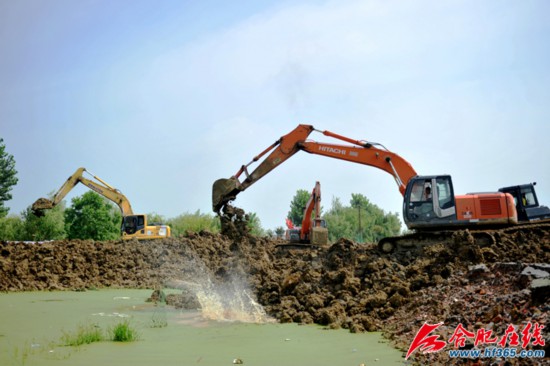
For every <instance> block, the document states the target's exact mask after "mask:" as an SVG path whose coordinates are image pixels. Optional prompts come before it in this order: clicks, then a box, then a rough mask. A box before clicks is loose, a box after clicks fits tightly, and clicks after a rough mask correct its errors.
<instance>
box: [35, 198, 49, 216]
mask: <svg viewBox="0 0 550 366" xmlns="http://www.w3.org/2000/svg"><path fill="white" fill-rule="evenodd" d="M53 206H54V204H53V202H52V201H50V200H49V199H47V198H39V199H37V200H36V202H35V203H33V204H32V207H31V210H32V213H33V214H34V215H35V216H38V217H40V216H44V210H49V209H52V208H53Z"/></svg>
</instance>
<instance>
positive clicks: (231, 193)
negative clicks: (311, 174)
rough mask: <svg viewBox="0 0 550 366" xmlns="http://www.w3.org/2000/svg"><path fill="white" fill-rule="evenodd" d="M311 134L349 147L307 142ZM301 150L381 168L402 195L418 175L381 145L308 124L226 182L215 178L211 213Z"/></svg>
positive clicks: (403, 160)
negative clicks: (318, 128)
mask: <svg viewBox="0 0 550 366" xmlns="http://www.w3.org/2000/svg"><path fill="white" fill-rule="evenodd" d="M313 131H316V132H320V133H322V134H323V135H325V136H328V137H331V138H334V139H337V140H341V141H345V142H347V143H349V144H350V145H340V144H331V143H322V142H316V141H311V140H308V139H307V138H308V137H309V135H310V134H311V133H312V132H313ZM300 150H303V151H306V152H308V153H311V154H317V155H323V156H326V157H331V158H335V159H340V160H347V161H351V162H354V163H358V164H365V165H369V166H373V167H376V168H379V169H382V170H384V171H386V172H387V173H389V174H391V175H392V176H393V177H394V179H395V181H396V183H397V185H398V188H399V192H401V194H402V195H404V193H405V189H406V185H407V182H408V181H409V179H411V178H412V177H414V176H416V175H417V174H416V171H415V170H414V169H413V167H412V166H411V164H410V163H409V162H407V161H406V160H405V159H403V158H402V157H401V156H399V155H397V154H395V153H393V152H391V151H388V150H387V149H386V148H384V146H382V145H381V144H378V143H372V142H367V141H362V140H354V139H351V138H348V137H345V136H342V135H338V134H336V133H333V132H330V131H320V130H317V129H315V128H314V127H313V126H311V125H298V127H296V128H295V129H294V130H292V131H291V132H290V133H288V134H286V135H284V136H282V137H281V138H280V139H279V140H277V141H275V143H274V144H272V145H271V146H269V147H268V148H267V149H265V150H264V151H263V152H261V153H260V154H259V155H257V156H255V157H254V158H253V159H252V161H250V162H249V163H248V164H246V165H243V166H242V167H241V168H240V169H239V171H238V172H237V173H236V174H235V175H234V176H232V177H230V178H229V179H223V178H222V179H218V180H216V181H215V182H214V184H213V186H212V209H213V210H214V212H219V211H220V210H221V209H222V207H223V206H225V205H226V204H227V203H228V202H229V201H232V200H234V199H235V198H236V196H237V194H239V193H240V192H242V191H244V190H245V189H247V188H248V187H250V186H251V185H252V184H254V183H255V182H257V181H258V180H259V179H261V178H262V177H263V176H265V175H266V174H267V173H269V172H270V171H272V170H273V169H275V168H276V167H277V166H279V165H280V164H281V163H283V162H284V161H286V160H287V159H288V158H290V157H291V156H293V155H294V154H296V153H297V152H298V151H300ZM270 151H271V153H270V154H269V155H267V157H265V158H264V160H263V161H262V162H261V163H260V164H259V165H258V167H257V168H256V169H255V170H254V171H252V173H249V172H248V167H249V166H250V165H252V164H253V163H255V162H257V161H259V160H260V159H261V158H262V157H263V156H264V155H266V154H267V153H269V152H270ZM243 173H244V174H245V178H244V179H243V180H242V181H241V180H239V178H240V176H241V175H242V174H243Z"/></svg>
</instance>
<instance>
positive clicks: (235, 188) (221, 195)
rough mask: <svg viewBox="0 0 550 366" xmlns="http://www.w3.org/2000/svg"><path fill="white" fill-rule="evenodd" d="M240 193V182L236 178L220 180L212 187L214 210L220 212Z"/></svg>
mask: <svg viewBox="0 0 550 366" xmlns="http://www.w3.org/2000/svg"><path fill="white" fill-rule="evenodd" d="M238 192H240V189H239V181H238V180H237V178H235V177H231V178H229V179H225V178H222V179H218V180H217V181H215V182H214V184H213V185H212V209H213V210H214V212H219V211H220V209H221V208H222V207H223V206H224V205H225V204H226V203H227V202H229V201H231V200H233V199H235V196H236V195H237V193H238Z"/></svg>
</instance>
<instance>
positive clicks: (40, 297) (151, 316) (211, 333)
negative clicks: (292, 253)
mask: <svg viewBox="0 0 550 366" xmlns="http://www.w3.org/2000/svg"><path fill="white" fill-rule="evenodd" d="M151 292H152V291H151V290H101V291H87V292H26V293H3V294H0V310H1V312H0V365H32V366H48V365H71V366H87V365H90V366H91V365H94V366H95V365H117V366H125V365H132V366H150V365H159V366H171V365H233V364H234V363H236V362H238V361H237V359H240V360H242V362H243V364H245V365H315V366H321V365H330V366H335V365H351V366H357V365H360V364H365V365H373V364H378V365H398V364H403V358H402V357H401V352H399V351H397V350H395V349H393V348H391V347H390V346H389V345H388V344H387V343H386V342H385V341H384V340H383V339H382V338H381V337H380V335H379V334H376V333H367V334H351V333H349V332H348V331H345V330H338V331H336V330H324V329H322V328H321V327H318V326H299V325H296V324H278V323H275V322H268V323H264V324H255V323H245V322H231V321H214V320H207V319H205V318H204V317H203V316H202V315H201V313H199V312H198V311H188V310H185V311H180V310H173V309H172V308H170V307H165V306H156V305H154V304H151V303H146V302H145V299H147V298H148V297H149V296H150V295H151ZM123 321H128V322H129V324H130V326H131V327H132V328H133V329H135V330H137V332H138V333H139V340H138V341H136V342H131V343H116V342H112V341H102V342H98V343H93V344H89V345H85V346H80V347H68V346H63V345H62V338H63V335H64V334H65V335H67V334H73V335H74V334H76V333H77V331H78V328H79V327H82V326H94V327H97V328H99V329H101V330H102V332H104V333H105V334H108V332H109V330H110V329H112V328H113V327H114V326H115V325H116V324H119V323H121V322H123Z"/></svg>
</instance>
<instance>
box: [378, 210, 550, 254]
mask: <svg viewBox="0 0 550 366" xmlns="http://www.w3.org/2000/svg"><path fill="white" fill-rule="evenodd" d="M540 230H542V231H550V219H545V220H539V221H532V222H529V223H524V224H519V225H515V226H510V227H503V228H481V227H470V228H464V229H461V230H441V231H420V232H415V233H410V234H405V235H401V236H392V237H387V238H383V239H381V240H380V241H379V242H378V248H379V250H380V251H381V252H383V253H386V254H389V253H403V252H410V254H415V253H416V254H418V253H420V252H422V251H423V249H424V247H426V246H429V245H434V244H444V245H452V244H453V243H455V242H456V241H457V240H463V241H467V242H468V243H469V244H472V245H477V246H479V247H481V248H483V247H489V246H491V245H493V244H497V243H499V242H500V241H501V238H503V237H505V236H507V235H513V234H516V233H523V234H529V233H532V232H537V231H540Z"/></svg>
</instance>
